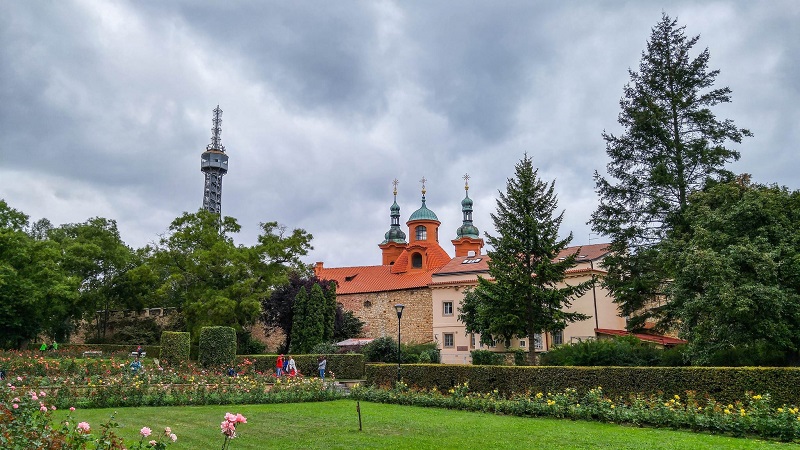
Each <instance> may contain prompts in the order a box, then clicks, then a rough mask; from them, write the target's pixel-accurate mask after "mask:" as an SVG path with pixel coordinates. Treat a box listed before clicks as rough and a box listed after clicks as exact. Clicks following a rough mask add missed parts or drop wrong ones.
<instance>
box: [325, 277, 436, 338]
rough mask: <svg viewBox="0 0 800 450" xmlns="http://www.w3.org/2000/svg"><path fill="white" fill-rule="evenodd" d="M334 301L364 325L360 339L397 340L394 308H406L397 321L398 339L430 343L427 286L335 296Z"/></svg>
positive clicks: (430, 314) (430, 319)
mask: <svg viewBox="0 0 800 450" xmlns="http://www.w3.org/2000/svg"><path fill="white" fill-rule="evenodd" d="M336 301H337V302H339V303H341V304H342V307H344V309H345V310H348V311H352V312H353V314H355V316H356V317H358V318H359V319H360V320H361V321H363V322H364V323H365V325H364V329H363V330H362V332H361V336H360V337H365V338H379V337H384V336H390V337H393V338H394V339H397V312H396V311H395V309H394V305H395V304H397V303H402V304H404V305H405V309H404V310H403V317H402V319H401V320H400V340H401V341H402V342H403V343H415V344H422V343H427V342H432V341H433V311H432V306H431V305H432V300H431V290H430V289H428V288H427V287H425V288H420V289H407V290H402V291H388V292H370V293H363V294H337V295H336Z"/></svg>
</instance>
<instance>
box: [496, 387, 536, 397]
mask: <svg viewBox="0 0 800 450" xmlns="http://www.w3.org/2000/svg"><path fill="white" fill-rule="evenodd" d="M495 392H497V389H495ZM536 398H542V393H541V392H539V393H538V394H536Z"/></svg>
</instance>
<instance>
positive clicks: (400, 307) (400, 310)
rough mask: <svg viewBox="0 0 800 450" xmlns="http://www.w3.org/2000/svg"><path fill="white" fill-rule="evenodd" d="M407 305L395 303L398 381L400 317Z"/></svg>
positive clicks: (398, 377)
mask: <svg viewBox="0 0 800 450" xmlns="http://www.w3.org/2000/svg"><path fill="white" fill-rule="evenodd" d="M405 307H406V305H404V304H402V303H398V304H396V305H394V310H395V311H397V381H398V382H399V381H400V318H401V317H403V308H405Z"/></svg>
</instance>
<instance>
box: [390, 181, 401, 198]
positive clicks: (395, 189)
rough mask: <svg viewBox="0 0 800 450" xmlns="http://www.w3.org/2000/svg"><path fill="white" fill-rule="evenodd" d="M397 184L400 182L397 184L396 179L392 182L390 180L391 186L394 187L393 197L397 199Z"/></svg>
mask: <svg viewBox="0 0 800 450" xmlns="http://www.w3.org/2000/svg"><path fill="white" fill-rule="evenodd" d="M398 184H400V182H399V181H397V178H395V179H394V180H392V185H393V186H394V196H395V197H397V185H398Z"/></svg>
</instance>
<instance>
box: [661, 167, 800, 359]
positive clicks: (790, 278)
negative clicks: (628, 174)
mask: <svg viewBox="0 0 800 450" xmlns="http://www.w3.org/2000/svg"><path fill="white" fill-rule="evenodd" d="M685 217H686V221H687V223H686V232H685V233H682V234H678V233H674V234H673V235H672V236H671V238H670V239H668V240H667V241H665V244H664V246H663V247H664V248H665V252H666V253H667V254H668V255H669V256H670V259H671V260H672V261H673V264H674V281H673V283H672V286H671V290H670V299H671V301H670V303H669V304H668V305H667V306H666V307H665V312H666V317H667V318H669V319H671V323H673V324H675V325H676V326H678V330H679V332H680V335H681V337H683V338H684V339H687V340H688V341H689V350H690V352H689V354H690V356H691V358H692V362H693V363H696V364H709V363H711V362H712V361H719V359H720V358H717V357H716V355H718V354H728V355H731V354H734V353H738V354H748V353H749V354H761V353H764V352H763V349H770V350H771V352H770V355H773V354H774V353H776V352H777V353H779V354H780V353H782V354H784V355H785V359H784V361H785V362H788V363H792V364H796V363H798V362H800V245H798V244H800V191H793V192H790V191H789V190H788V189H787V188H785V187H778V186H764V185H759V184H750V182H749V177H748V176H741V177H739V178H738V180H736V181H732V182H727V183H719V184H713V185H711V186H709V187H708V188H707V189H705V190H703V191H700V192H696V193H694V194H693V195H691V196H690V201H689V205H688V207H687V209H686V214H685ZM729 363H735V362H734V361H729ZM761 363H763V362H759V364H761Z"/></svg>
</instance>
